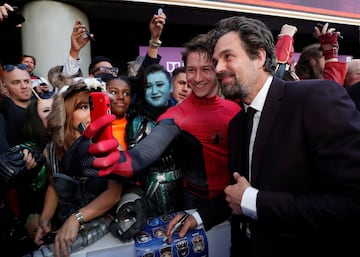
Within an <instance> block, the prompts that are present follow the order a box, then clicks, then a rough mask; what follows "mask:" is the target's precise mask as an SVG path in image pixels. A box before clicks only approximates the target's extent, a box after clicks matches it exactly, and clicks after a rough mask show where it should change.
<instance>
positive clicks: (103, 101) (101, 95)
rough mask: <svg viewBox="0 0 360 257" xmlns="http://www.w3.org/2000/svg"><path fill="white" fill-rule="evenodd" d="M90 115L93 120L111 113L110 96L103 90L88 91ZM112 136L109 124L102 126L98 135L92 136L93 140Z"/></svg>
mask: <svg viewBox="0 0 360 257" xmlns="http://www.w3.org/2000/svg"><path fill="white" fill-rule="evenodd" d="M89 104H90V117H91V121H94V120H96V119H98V118H100V117H102V116H104V115H107V114H111V104H110V97H109V96H108V95H107V94H106V93H105V92H90V96H89ZM111 138H113V133H112V126H111V124H110V125H108V126H106V127H104V128H103V129H102V131H100V132H99V134H98V136H96V137H94V139H93V141H94V142H98V141H102V140H107V139H111Z"/></svg>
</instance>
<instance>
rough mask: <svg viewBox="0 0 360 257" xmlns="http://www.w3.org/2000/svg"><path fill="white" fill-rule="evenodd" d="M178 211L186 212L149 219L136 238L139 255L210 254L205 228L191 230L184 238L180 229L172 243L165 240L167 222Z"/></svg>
mask: <svg viewBox="0 0 360 257" xmlns="http://www.w3.org/2000/svg"><path fill="white" fill-rule="evenodd" d="M178 213H180V214H184V212H177V213H172V214H168V215H161V216H159V217H151V218H148V219H147V224H146V226H145V228H144V230H143V231H141V232H140V233H139V234H138V235H137V236H135V238H134V240H135V248H136V256H137V257H208V256H209V254H208V251H209V250H208V240H207V237H206V233H205V230H204V229H203V228H198V229H194V230H191V231H189V232H188V233H187V234H186V235H185V237H183V238H180V237H179V235H178V233H179V230H177V231H175V233H174V234H173V236H172V239H173V240H172V243H171V244H170V245H169V243H168V240H166V241H165V242H163V238H164V237H165V230H166V227H167V224H168V223H169V221H171V220H172V219H173V218H174V217H175V216H176V214H178Z"/></svg>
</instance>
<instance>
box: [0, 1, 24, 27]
mask: <svg viewBox="0 0 360 257" xmlns="http://www.w3.org/2000/svg"><path fill="white" fill-rule="evenodd" d="M12 8H13V9H14V11H9V10H8V17H7V18H5V19H4V20H3V21H0V30H3V29H7V28H11V27H15V26H16V25H18V24H22V23H24V22H25V18H24V16H23V15H22V13H21V12H20V9H19V7H17V6H13V7H12Z"/></svg>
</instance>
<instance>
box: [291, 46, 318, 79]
mask: <svg viewBox="0 0 360 257" xmlns="http://www.w3.org/2000/svg"><path fill="white" fill-rule="evenodd" d="M322 56H323V55H322V51H321V50H320V44H319V43H315V44H311V45H308V46H307V47H305V48H304V49H303V50H302V51H301V54H300V56H299V60H298V61H297V63H296V66H295V72H296V75H298V77H299V78H300V79H322V78H323V71H322V70H321V68H320V65H319V60H320V58H321V57H322ZM312 62H315V63H314V64H312Z"/></svg>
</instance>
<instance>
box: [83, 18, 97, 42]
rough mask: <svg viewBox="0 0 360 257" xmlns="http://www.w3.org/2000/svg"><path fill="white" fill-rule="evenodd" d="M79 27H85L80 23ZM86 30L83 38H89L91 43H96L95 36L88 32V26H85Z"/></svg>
mask: <svg viewBox="0 0 360 257" xmlns="http://www.w3.org/2000/svg"><path fill="white" fill-rule="evenodd" d="M79 25H83V24H82V23H81V22H80V21H79ZM84 29H85V33H84V35H83V37H84V38H89V39H90V40H91V41H94V42H95V38H94V35H93V34H91V33H90V31H89V30H88V28H87V27H86V26H84Z"/></svg>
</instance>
